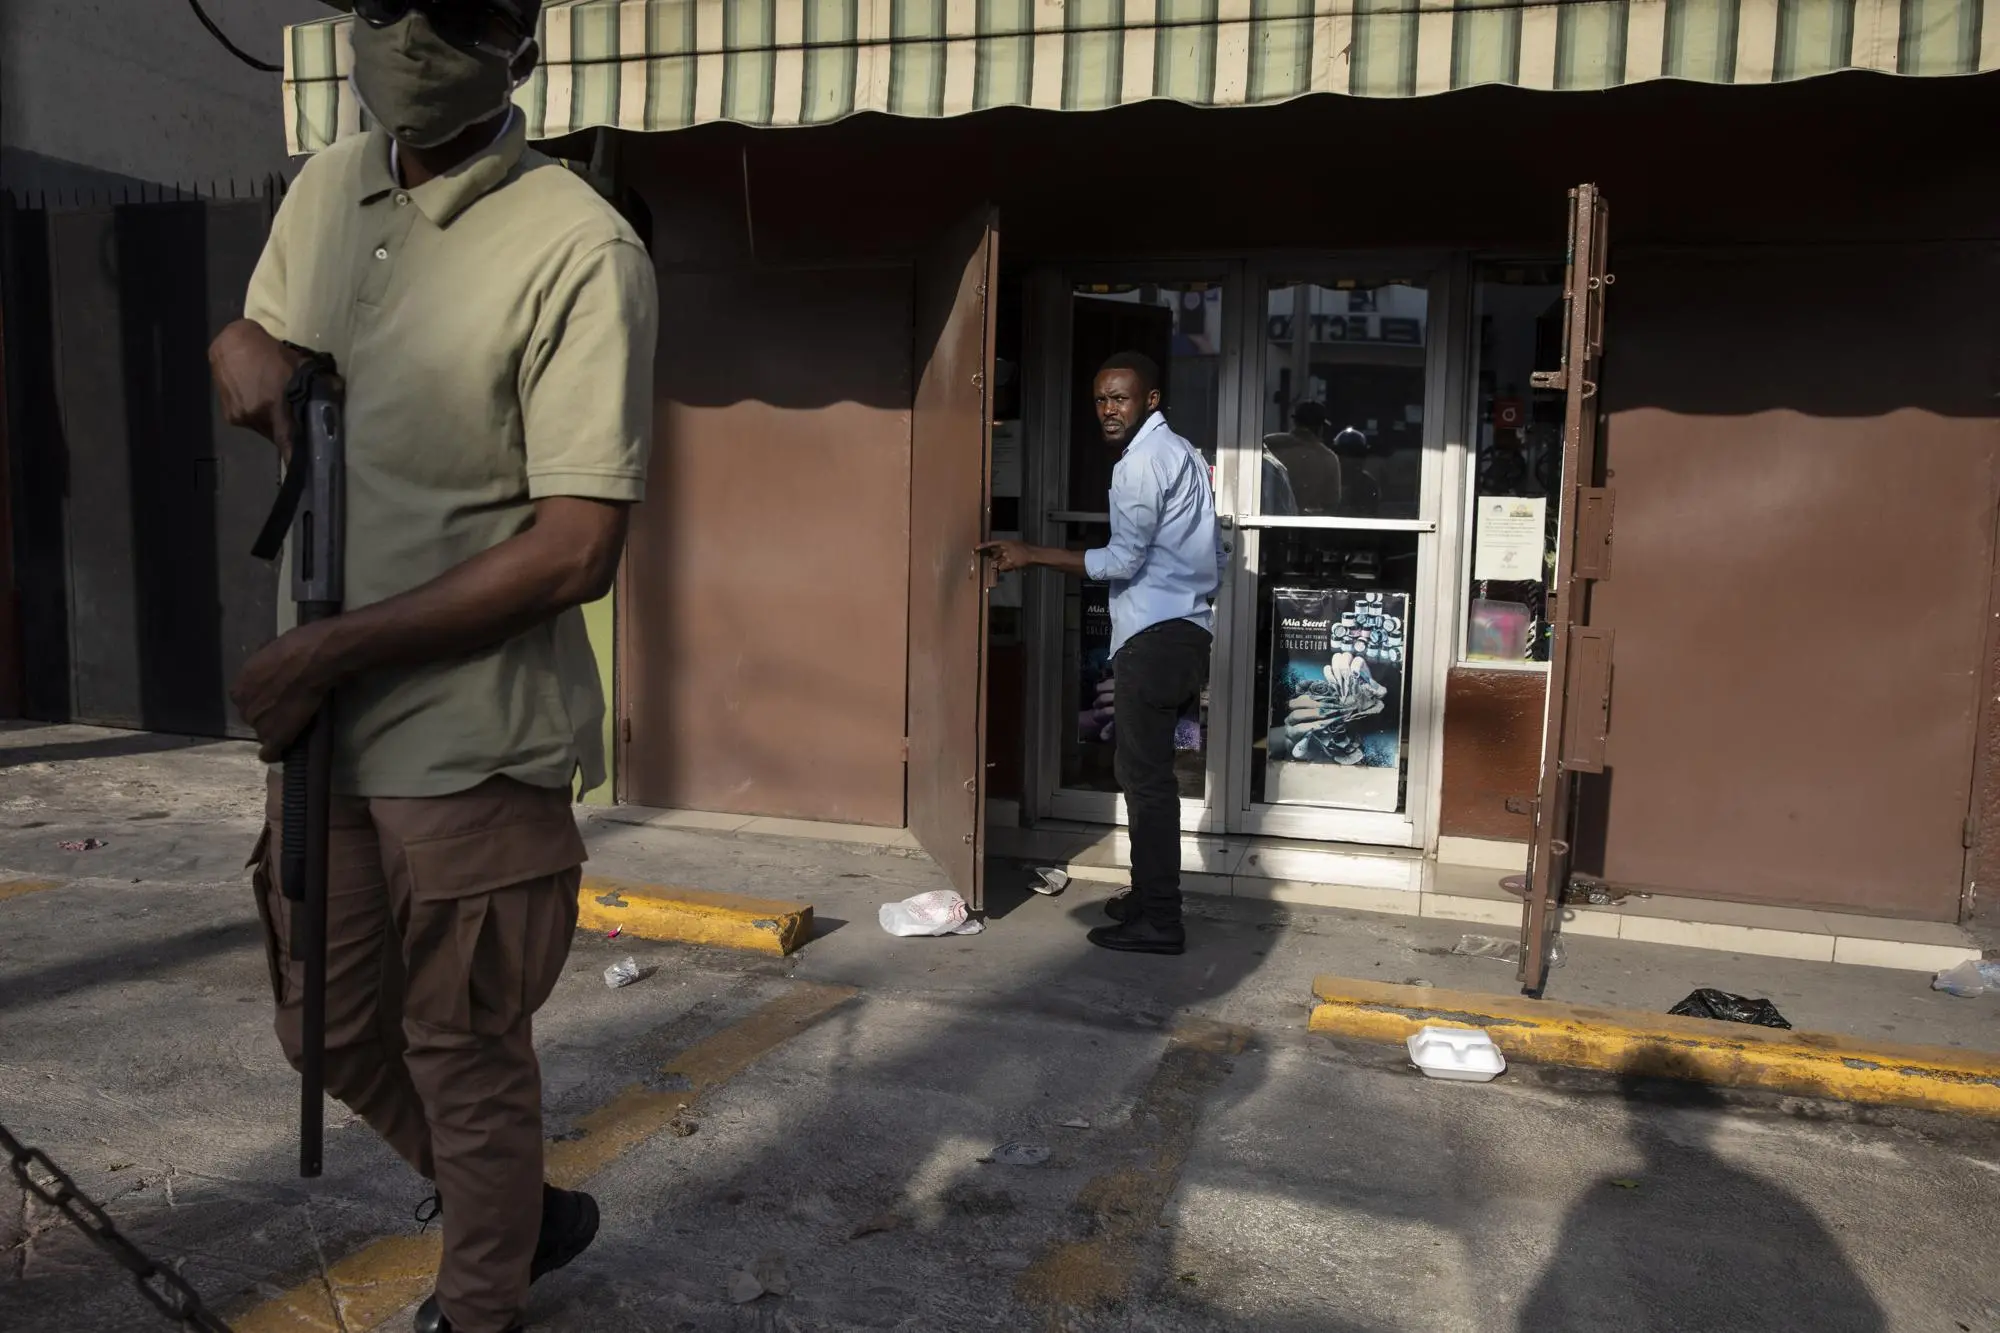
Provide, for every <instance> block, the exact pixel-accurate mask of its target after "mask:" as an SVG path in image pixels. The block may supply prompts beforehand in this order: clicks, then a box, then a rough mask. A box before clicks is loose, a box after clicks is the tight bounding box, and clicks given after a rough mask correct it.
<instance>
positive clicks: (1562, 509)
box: [1519, 185, 1613, 995]
mask: <svg viewBox="0 0 2000 1333" xmlns="http://www.w3.org/2000/svg"><path fill="white" fill-rule="evenodd" d="M1569 219H1570V226H1569V232H1570V234H1569V253H1568V262H1567V265H1566V268H1565V271H1564V275H1563V288H1564V290H1563V349H1562V368H1561V369H1560V370H1555V371H1536V372H1535V375H1534V384H1535V387H1536V388H1544V389H1559V390H1561V391H1562V392H1563V393H1564V395H1565V406H1564V412H1563V439H1562V478H1561V482H1560V484H1559V485H1558V487H1557V500H1556V504H1557V524H1556V567H1555V575H1554V578H1553V579H1552V580H1551V582H1550V584H1549V591H1548V603H1547V605H1548V617H1549V621H1550V624H1551V625H1552V626H1553V628H1554V637H1553V647H1552V649H1551V651H1550V653H1549V687H1548V698H1547V701H1546V703H1545V705H1544V710H1543V724H1542V765H1541V774H1540V780H1539V785H1538V787H1537V790H1536V796H1535V803H1534V816H1535V832H1534V838H1533V840H1532V841H1531V842H1530V843H1529V845H1528V875H1527V885H1528V888H1527V894H1526V896H1525V898H1524V899H1523V901H1522V904H1521V970H1520V973H1519V977H1520V982H1521V987H1522V989H1523V990H1524V991H1526V992H1527V993H1528V994H1530V995H1539V994H1541V991H1542V986H1543V982H1544V981H1545V979H1546V978H1547V975H1548V967H1547V949H1548V941H1549V939H1550V937H1551V935H1552V934H1553V932H1554V929H1555V923H1556V921H1557V919H1558V916H1559V915H1560V914H1559V912H1558V908H1559V907H1560V905H1561V903H1562V901H1563V897H1564V891H1565V890H1566V888H1567V886H1568V884H1569V875H1570V861H1571V852H1572V847H1573V843H1572V838H1573V833H1572V829H1571V824H1572V822H1573V820H1574V817H1575V813H1576V795H1577V793H1576V778H1575V771H1576V770H1575V767H1574V766H1573V765H1572V764H1571V762H1570V760H1571V759H1572V758H1573V757H1576V756H1578V755H1579V754H1580V755H1581V756H1582V757H1583V758H1584V760H1585V764H1586V765H1587V766H1593V765H1594V766H1601V762H1602V761H1601V758H1600V756H1599V753H1598V752H1599V749H1600V747H1601V744H1602V741H1603V731H1602V721H1601V719H1602V712H1601V708H1600V704H1601V694H1600V693H1599V692H1598V685H1597V683H1596V681H1595V680H1594V679H1593V678H1595V677H1604V676H1608V674H1609V671H1610V658H1609V647H1610V645H1609V642H1608V641H1601V640H1599V639H1597V638H1596V637H1595V636H1592V635H1589V634H1588V633H1587V632H1584V631H1583V630H1582V627H1584V626H1587V625H1589V624H1590V606H1591V592H1592V589H1593V587H1594V580H1596V579H1597V578H1600V577H1602V576H1603V574H1604V573H1605V572H1606V571H1608V569H1609V567H1610V546H1611V529H1610V524H1609V520H1608V515H1609V513H1610V504H1611V501H1612V497H1611V496H1610V495H1609V494H1608V493H1604V492H1602V491H1597V490H1595V489H1594V486H1595V482H1596V479H1597V477H1596V474H1597V470H1598V468H1597V458H1598V426H1599V416H1600V413H1601V411H1602V400H1601V398H1600V396H1599V394H1598V384H1597V379H1598V363H1599V359H1600V358H1601V356H1602V355H1603V352H1604V304H1605V298H1606V295H1607V292H1608V289H1609V288H1610V286H1611V283H1612V281H1613V279H1612V276H1611V274H1610V272H1609V271H1608V269H1607V267H1606V262H1605V261H1606V247H1607V245H1608V243H1609V235H1608V233H1609V227H1610V217H1609V209H1608V208H1607V207H1606V205H1605V202H1604V199H1603V196H1602V195H1601V194H1599V193H1598V189H1597V187H1596V186H1595V185H1579V186H1578V187H1577V188H1575V189H1574V190H1571V191H1570V195H1569ZM1586 513H1588V515H1589V516H1590V522H1589V524H1588V525H1587V528H1588V531H1587V533H1586V532H1583V531H1582V529H1583V528H1584V527H1585V526H1586V525H1584V524H1583V523H1582V522H1581V520H1582V519H1583V518H1584V517H1585V515H1586ZM1585 536H1587V537H1588V544H1587V545H1586V543H1585V540H1584V538H1585ZM1580 648H1581V649H1585V650H1586V651H1585V652H1583V653H1579V651H1578V650H1579V649H1580ZM1580 658H1583V659H1585V660H1586V661H1587V662H1589V663H1594V664H1595V665H1596V667H1597V668H1598V669H1597V670H1594V671H1593V670H1589V669H1586V671H1584V672H1579V671H1578V662H1579V659H1580ZM1578 685H1582V686H1583V688H1584V691H1585V696H1586V702H1585V703H1584V704H1583V705H1579V704H1577V703H1576V702H1575V701H1574V700H1573V698H1572V692H1573V691H1574V690H1575V689H1576V687H1577V686H1578ZM1573 727H1583V728H1585V729H1586V730H1587V731H1588V733H1589V734H1588V735H1573V734H1572V728H1573Z"/></svg>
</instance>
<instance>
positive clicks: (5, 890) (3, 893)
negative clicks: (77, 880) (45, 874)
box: [0, 879, 62, 903]
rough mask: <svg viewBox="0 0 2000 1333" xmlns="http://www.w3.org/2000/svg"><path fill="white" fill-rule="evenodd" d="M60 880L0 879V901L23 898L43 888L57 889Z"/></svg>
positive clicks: (60, 883) (59, 886)
mask: <svg viewBox="0 0 2000 1333" xmlns="http://www.w3.org/2000/svg"><path fill="white" fill-rule="evenodd" d="M61 887H62V881H60V880H54V879H0V903H4V902H6V901H7V900H8V899H9V898H23V897H26V896H27V895H28V894H31V893H40V892H42V891H43V890H44V889H59V888H61Z"/></svg>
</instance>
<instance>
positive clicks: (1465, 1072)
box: [1408, 1028, 1507, 1083]
mask: <svg viewBox="0 0 2000 1333" xmlns="http://www.w3.org/2000/svg"><path fill="white" fill-rule="evenodd" d="M1408 1045H1409V1048H1410V1063H1411V1064H1413V1065H1415V1066H1416V1067H1417V1068H1419V1069H1421V1070H1423V1071H1424V1076H1425V1077H1426V1078H1454V1079H1462V1080H1464V1081H1466V1082H1470V1083H1491V1082H1492V1081H1493V1080H1494V1079H1495V1078H1497V1077H1498V1076H1499V1074H1500V1071H1501V1070H1503V1069H1505V1068H1506V1067H1507V1057H1506V1056H1504V1055H1502V1054H1500V1048H1499V1047H1498V1046H1495V1045H1494V1044H1493V1038H1491V1037H1489V1036H1487V1035H1486V1033H1485V1031H1484V1030H1483V1029H1480V1028H1425V1029H1424V1030H1423V1031H1421V1032H1417V1033H1414V1034H1412V1035H1411V1037H1410V1039H1409V1042H1408Z"/></svg>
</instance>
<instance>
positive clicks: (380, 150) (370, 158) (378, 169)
mask: <svg viewBox="0 0 2000 1333" xmlns="http://www.w3.org/2000/svg"><path fill="white" fill-rule="evenodd" d="M371 134H372V136H373V140H374V141H373V142H372V143H370V144H369V145H368V153H367V158H366V163H365V165H364V167H363V169H362V172H361V202H362V203H364V204H372V203H374V202H375V201H376V200H378V199H380V198H382V197H383V196H384V195H387V194H390V193H392V192H394V191H396V190H399V189H401V188H402V186H401V184H400V182H399V181H398V178H397V172H396V158H397V145H396V141H395V140H394V139H392V138H390V137H389V135H388V134H387V133H386V132H385V131H383V130H381V129H376V130H373V131H371ZM527 148H528V125H527V121H526V119H525V118H524V117H523V116H522V115H521V111H520V108H518V107H509V108H508V111H507V123H506V125H505V126H503V127H502V128H501V130H500V133H499V134H497V135H495V136H494V139H493V142H492V143H489V144H487V145H486V147H484V148H482V149H480V150H479V151H478V152H476V153H474V154H473V155H472V156H471V157H469V158H467V159H466V160H465V161H463V162H461V163H459V164H458V165H457V166H455V167H453V168H452V169H451V170H450V171H447V172H446V173H445V174H444V175H442V176H439V177H437V178H436V179H434V180H428V181H425V182H424V183H423V184H422V185H419V186H417V187H416V188H415V189H414V190H411V191H410V192H409V193H410V201H411V202H412V203H414V204H415V205H416V206H417V209H418V211H420V212H421V213H422V214H423V215H424V216H425V217H426V218H428V219H430V221H431V223H432V224H433V225H435V226H439V227H446V226H450V225H451V220H452V219H453V218H455V217H457V216H458V215H459V214H460V213H463V212H464V211H465V210H466V209H467V208H469V207H471V206H472V204H473V202H474V201H476V200H478V199H479V198H481V197H482V196H484V195H487V194H491V193H492V192H493V191H494V190H496V189H498V188H499V187H500V186H501V185H502V184H504V183H505V182H506V180H507V178H508V177H509V176H511V175H513V173H514V168H515V167H517V166H519V165H520V163H521V155H522V154H523V153H525V152H526V151H527Z"/></svg>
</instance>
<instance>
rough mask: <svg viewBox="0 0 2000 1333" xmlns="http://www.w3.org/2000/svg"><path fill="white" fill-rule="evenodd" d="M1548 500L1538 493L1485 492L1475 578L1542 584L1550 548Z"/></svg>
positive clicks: (1474, 566) (1480, 505)
mask: <svg viewBox="0 0 2000 1333" xmlns="http://www.w3.org/2000/svg"><path fill="white" fill-rule="evenodd" d="M1548 510H1549V502H1548V501H1547V500H1546V499H1544V498H1543V497H1541V496H1539V495H1482V496H1480V497H1479V531H1478V535H1477V536H1476V538H1475V545H1474V547H1473V557H1472V577H1473V578H1475V579H1480V580H1486V579H1491V580H1494V581H1495V582H1500V583H1540V582H1541V581H1542V577H1543V575H1542V561H1543V557H1544V556H1545V555H1546V554H1547V551H1548V528H1547V522H1548Z"/></svg>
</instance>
